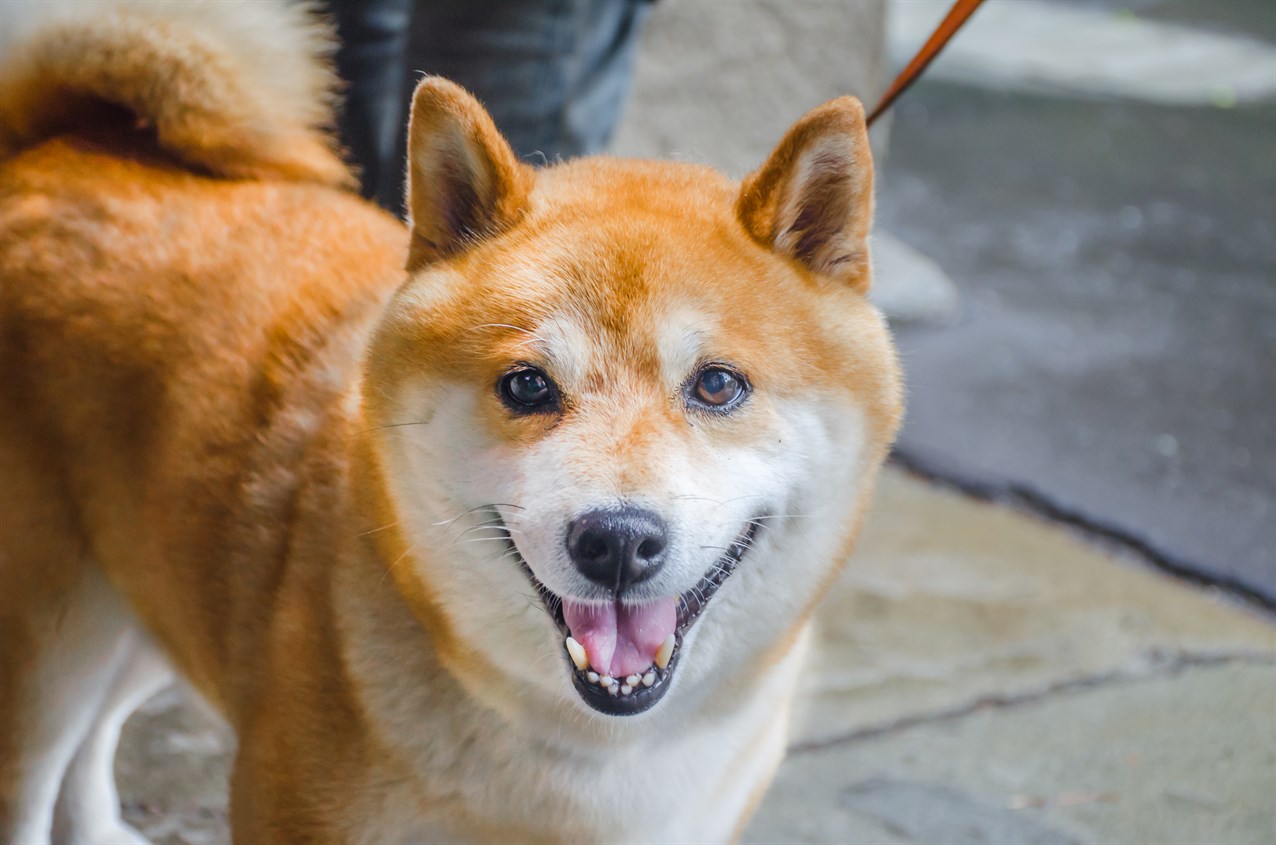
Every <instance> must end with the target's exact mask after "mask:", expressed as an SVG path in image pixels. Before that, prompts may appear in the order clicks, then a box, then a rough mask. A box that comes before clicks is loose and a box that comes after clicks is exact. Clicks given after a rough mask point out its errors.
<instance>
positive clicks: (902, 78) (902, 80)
mask: <svg viewBox="0 0 1276 845" xmlns="http://www.w3.org/2000/svg"><path fill="white" fill-rule="evenodd" d="M983 2H984V0H957V2H955V3H953V7H952V8H951V9H949V10H948V14H947V15H946V16H945V17H944V19H943V20H942V21H941V22H940V24H939V26H938V27H937V28H936V29H935V31H934V32H933V33H931V36H930V39H929V40H927V42H926V43H925V44H924V45H922V48H921V49H920V50H918V51H917V55H916V56H913V60H912V61H911V62H909V63H908V67H906V68H904V69H903V70H902V71H900V74H899V76H897V77H895V81H894V82H892V83H891V87H890V88H889V89H887V91H886V93H885V94H883V95H882V99H881V100H880V101H879V102H878V104H877V107H876V108H874V109H873V111H872V113H870V114H869V116H868V125H869V126H872V125H873V121H874V120H877V118H879V117H881V115H882V112H884V111H886V110H887V109H889V108H890V107H891V105H892V104H894V102H895V101H896V100H897V99H899V95H900V94H903V93H904V92H905V91H907V90H908V88H909V86H911V85H912V84H913V83H914V82H916V81H917V78H918V77H919V76H921V75H922V73H923V72H924V71H925V70H926V68H927V67H928V66H929V65H930V63H931V62H933V61H934V60H935V57H936V56H938V55H939V53H940V51H942V50H943V49H944V47H945V46H947V44H948V42H949V41H951V40H952V37H953V36H954V35H956V34H957V30H959V29H961V28H962V26H963V25H964V24H965V23H966V21H967V20H969V19H970V16H971V15H973V14H974V13H975V10H976V9H978V8H979V6H980V5H981V4H982V3H983Z"/></svg>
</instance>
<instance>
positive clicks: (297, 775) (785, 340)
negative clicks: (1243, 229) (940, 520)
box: [0, 0, 901, 845]
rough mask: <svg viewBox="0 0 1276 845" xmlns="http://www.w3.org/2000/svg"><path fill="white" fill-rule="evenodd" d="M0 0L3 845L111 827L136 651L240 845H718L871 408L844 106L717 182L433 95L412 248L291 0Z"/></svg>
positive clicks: (864, 160)
mask: <svg viewBox="0 0 1276 845" xmlns="http://www.w3.org/2000/svg"><path fill="white" fill-rule="evenodd" d="M7 11H8V13H9V14H8V15H7V17H6V21H5V26H6V27H7V28H10V29H9V31H8V32H6V33H5V39H6V40H5V42H4V45H3V63H2V64H0V500H2V503H0V841H4V842H19V843H23V844H24V845H33V843H39V842H48V841H50V839H52V841H56V842H93V843H101V842H138V841H142V840H141V838H140V836H139V835H138V834H137V833H136V832H135V831H133V830H131V829H130V828H128V827H127V826H126V825H125V824H124V823H123V822H122V821H121V819H120V816H119V808H118V800H117V795H116V791H115V786H114V782H113V778H112V768H111V763H112V758H113V754H114V750H115V745H116V742H117V740H118V736H119V730H120V726H121V724H122V723H123V721H124V719H125V718H126V717H127V715H128V714H129V712H130V711H131V710H132V709H133V708H134V706H135V705H137V704H138V703H139V701H140V700H142V699H144V698H145V697H146V696H147V695H149V694H150V693H152V692H153V691H154V690H155V689H156V688H157V687H158V686H161V685H163V684H164V683H166V682H167V681H168V678H169V673H170V671H171V670H170V667H172V669H173V670H175V671H176V672H177V673H178V674H180V675H181V676H182V677H184V678H185V679H186V680H188V681H189V682H190V683H191V684H192V685H193V686H194V687H195V688H196V689H198V690H199V691H200V692H201V693H202V694H203V696H204V697H205V698H206V699H207V700H208V701H209V702H210V703H211V704H212V706H213V707H215V708H216V709H217V710H218V711H219V712H220V713H221V714H222V715H223V716H224V717H225V719H226V720H227V722H228V723H229V724H230V725H231V726H232V727H233V728H234V730H235V731H236V733H237V736H238V740H239V746H238V752H237V758H236V762H235V769H234V775H233V782H232V788H231V793H232V797H231V808H230V817H231V824H232V827H233V831H234V836H235V839H236V841H237V842H240V843H251V845H262V844H263V843H288V845H297V844H298V843H308V842H315V843H320V842H323V843H329V842H367V843H390V842H424V841H449V842H451V841H488V842H493V841H501V842H514V841H518V842H532V841H547V842H548V841H572V842H602V841H654V842H722V841H727V840H730V839H731V838H732V837H733V836H734V835H735V834H736V833H738V831H739V830H740V829H741V828H742V826H743V825H744V824H745V822H746V820H747V819H748V817H749V815H750V812H751V811H752V808H753V807H754V806H755V804H756V803H757V801H758V800H759V798H760V796H761V795H762V793H763V792H764V790H765V789H766V787H767V784H768V782H769V781H770V779H771V778H772V776H773V773H774V771H775V769H776V767H777V765H778V764H779V761H780V759H781V757H782V754H783V750H784V745H785V732H786V719H787V713H788V710H789V705H790V701H791V699H792V696H793V690H794V680H795V676H796V675H797V673H798V672H799V670H800V666H801V661H802V657H803V647H804V642H805V640H806V632H807V629H808V625H809V619H810V616H811V613H812V609H813V608H814V606H815V605H816V603H817V602H818V601H819V599H820V597H821V595H822V593H823V592H824V590H825V589H826V587H827V586H828V584H829V583H830V581H831V580H832V579H833V578H834V576H835V575H836V573H837V572H838V571H839V568H840V567H841V566H842V565H843V564H844V562H845V561H846V559H847V557H848V555H849V554H850V552H851V549H852V546H853V544H854V540H855V536H856V533H857V530H858V527H859V523H860V519H861V517H862V515H863V513H864V509H865V505H866V503H867V501H868V498H869V496H870V492H871V488H872V485H873V481H874V476H875V473H876V471H877V469H878V466H879V464H880V463H881V461H882V460H883V457H884V455H885V454H886V450H887V448H888V445H889V443H890V441H891V439H892V437H893V435H894V433H895V430H896V428H897V425H898V422H899V418H900V414H901V388H900V376H899V372H898V366H897V363H896V359H895V355H894V352H893V349H892V345H891V342H890V338H889V335H888V332H887V329H886V328H885V326H884V323H883V320H882V318H881V317H880V316H879V314H878V313H877V311H876V310H875V309H874V308H873V307H872V306H870V305H869V304H868V302H867V301H866V299H865V292H866V291H867V289H868V286H869V280H870V267H869V255H868V247H867V236H868V231H869V227H870V223H871V217H872V203H873V199H872V197H873V193H872V185H873V174H872V164H871V161H870V154H869V146H868V141H867V138H866V135H865V127H864V117H863V111H862V109H861V107H860V105H859V103H858V102H856V101H855V100H852V99H849V98H847V99H839V100H835V101H833V102H830V103H828V104H826V105H824V106H821V107H819V108H817V109H815V110H814V111H812V112H810V113H808V114H807V115H806V116H804V117H802V118H801V119H800V120H799V121H798V122H797V123H796V124H795V125H794V126H793V128H792V129H791V130H790V131H789V132H788V134H787V135H786V136H785V137H784V138H783V139H782V140H781V141H780V143H779V146H778V147H777V148H776V149H775V151H774V152H773V153H772V154H771V155H770V157H769V158H768V159H767V160H766V161H765V162H764V163H762V165H761V166H760V167H759V169H758V170H757V171H756V172H754V173H753V174H752V175H750V176H748V177H747V178H746V179H744V180H743V182H742V183H737V182H734V181H732V180H730V179H728V178H726V177H725V176H722V175H719V174H718V173H716V172H714V171H712V170H710V169H708V168H705V167H700V166H694V165H690V164H674V163H656V162H643V161H622V160H610V159H602V158H600V159H585V160H579V161H574V162H570V163H566V164H561V165H557V166H554V167H549V168H545V169H542V170H533V169H531V168H530V167H528V166H526V165H524V164H522V163H521V162H519V161H518V160H517V159H516V157H515V156H514V154H513V153H512V151H511V150H510V148H509V146H508V145H507V144H506V143H505V141H504V140H503V139H502V138H501V136H500V135H499V134H498V132H497V130H496V128H495V127H494V125H493V124H492V121H491V119H490V118H489V117H488V116H487V114H486V113H485V112H484V110H483V109H482V107H481V106H480V105H479V103H478V102H476V101H475V100H474V99H473V98H472V97H471V96H470V95H468V94H467V93H466V92H465V91H463V90H461V89H460V88H458V87H457V86H455V85H453V84H451V83H448V82H446V81H444V80H441V79H426V80H425V81H423V82H422V83H421V84H420V86H419V87H418V89H417V90H416V93H415V97H414V101H413V105H412V115H411V124H410V129H409V136H410V137H409V149H410V160H409V163H408V207H409V211H410V216H411V222H410V224H409V225H408V226H407V227H406V229H405V228H404V227H403V226H402V224H400V223H399V222H398V221H397V220H394V219H393V218H391V217H390V216H388V215H386V214H384V213H382V212H380V211H378V210H377V209H375V208H373V207H372V206H370V205H368V204H366V203H364V202H362V201H361V200H359V199H358V198H357V197H356V196H355V195H354V194H353V193H351V192H349V190H348V187H349V185H350V184H351V177H350V174H349V172H348V171H347V170H346V168H345V167H344V166H343V165H342V163H341V161H340V159H339V158H338V157H337V155H336V154H335V152H334V150H333V147H332V143H331V141H330V139H329V138H328V136H327V134H326V133H325V132H324V129H323V127H324V125H325V124H326V122H327V120H328V118H329V112H328V109H329V104H330V98H329V92H330V91H331V90H332V80H331V78H330V76H329V74H328V71H327V69H326V65H325V64H324V63H323V61H322V54H323V53H324V52H325V51H326V50H327V49H328V46H329V45H328V38H327V35H326V34H325V31H324V30H323V28H322V27H321V26H320V25H318V24H317V23H315V22H314V20H313V19H312V18H311V17H310V16H309V15H308V13H307V11H306V10H305V9H304V8H300V7H297V6H288V5H279V4H274V3H266V2H248V3H233V2H202V3H201V2H181V1H180V0H177V2H150V3H135V4H128V3H110V2H101V3H93V4H78V5H76V4H72V5H70V6H69V7H66V11H65V13H64V12H63V7H60V6H58V5H57V4H53V5H51V6H48V5H41V4H29V5H28V6H27V7H26V8H25V10H24V9H18V10H17V11H16V12H15V9H14V7H13V6H12V5H10V6H9V7H7ZM405 266H406V272H405V270H404V267H405Z"/></svg>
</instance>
